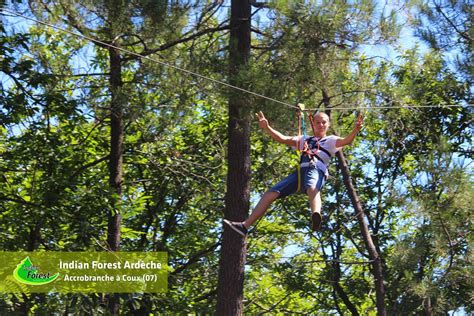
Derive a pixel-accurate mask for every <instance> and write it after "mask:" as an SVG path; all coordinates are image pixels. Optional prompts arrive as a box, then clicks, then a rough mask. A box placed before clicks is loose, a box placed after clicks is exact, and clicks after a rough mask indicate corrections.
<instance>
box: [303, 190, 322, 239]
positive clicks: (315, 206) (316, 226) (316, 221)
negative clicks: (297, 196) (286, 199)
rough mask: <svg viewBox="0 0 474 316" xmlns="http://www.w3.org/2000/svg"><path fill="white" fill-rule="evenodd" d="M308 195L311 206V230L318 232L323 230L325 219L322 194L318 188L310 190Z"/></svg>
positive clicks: (307, 191)
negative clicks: (322, 223) (322, 211)
mask: <svg viewBox="0 0 474 316" xmlns="http://www.w3.org/2000/svg"><path fill="white" fill-rule="evenodd" d="M306 193H307V194H308V197H309V205H310V206H311V230H313V231H318V230H320V229H321V222H322V220H323V217H322V215H321V193H320V192H319V190H318V189H316V188H308V190H306Z"/></svg>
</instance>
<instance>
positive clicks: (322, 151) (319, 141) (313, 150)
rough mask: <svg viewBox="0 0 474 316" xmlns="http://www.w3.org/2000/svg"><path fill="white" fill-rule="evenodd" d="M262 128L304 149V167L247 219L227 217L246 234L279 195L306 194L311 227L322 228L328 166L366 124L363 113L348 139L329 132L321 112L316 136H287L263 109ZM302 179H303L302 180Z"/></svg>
mask: <svg viewBox="0 0 474 316" xmlns="http://www.w3.org/2000/svg"><path fill="white" fill-rule="evenodd" d="M256 115H257V118H258V124H259V126H260V128H261V129H263V130H264V131H266V132H267V133H268V134H270V136H271V138H273V139H274V140H275V141H277V142H279V143H281V144H286V145H288V146H291V147H293V148H295V149H298V150H299V151H300V152H301V156H300V164H299V168H300V170H298V171H295V172H293V173H292V174H290V175H289V176H288V177H286V178H285V179H283V180H282V181H280V182H278V183H277V184H276V185H274V186H273V187H272V188H270V190H268V191H267V192H265V193H264V194H263V196H262V197H261V198H260V201H259V202H258V203H257V205H256V206H255V209H254V210H253V212H252V214H250V216H249V217H248V218H247V219H246V220H245V221H243V222H234V221H230V220H228V219H224V223H225V224H227V225H228V226H229V227H230V228H232V229H233V230H234V231H236V232H237V233H239V234H240V235H241V236H243V237H245V236H246V235H247V233H248V230H249V228H250V227H251V226H252V225H253V224H254V223H255V221H256V220H258V219H259V218H260V217H262V216H263V215H264V214H265V212H266V211H267V209H268V207H269V206H270V205H271V204H272V203H273V201H275V200H276V199H278V198H283V197H286V196H288V195H291V194H294V193H297V192H298V191H299V193H306V194H307V195H308V198H309V203H310V207H311V222H312V225H311V228H312V230H313V231H317V230H320V229H321V221H322V217H321V193H320V192H321V189H322V187H323V185H324V183H325V181H326V179H327V177H328V175H329V174H328V167H329V161H330V160H331V158H332V157H333V156H334V155H335V154H336V152H338V151H339V150H340V149H341V148H342V147H344V146H347V145H350V144H351V143H352V142H353V141H354V139H355V137H356V136H357V134H358V133H359V131H360V130H361V129H362V126H363V116H362V115H361V114H359V116H358V117H357V120H356V122H355V126H354V129H353V130H352V132H351V133H350V134H349V135H347V136H346V137H344V138H341V137H338V136H335V135H329V136H327V135H326V133H327V131H328V129H329V126H330V123H329V116H328V115H327V114H325V113H323V112H317V113H316V114H314V115H313V117H312V121H313V122H312V127H313V132H314V136H301V135H300V136H286V135H283V134H282V133H280V132H279V131H277V130H275V129H274V128H272V127H271V126H270V124H269V123H268V120H267V119H266V118H265V116H264V115H263V113H262V112H261V111H260V112H259V113H257V114H256ZM298 180H300V181H298Z"/></svg>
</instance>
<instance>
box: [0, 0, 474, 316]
mask: <svg viewBox="0 0 474 316" xmlns="http://www.w3.org/2000/svg"><path fill="white" fill-rule="evenodd" d="M112 3H113V2H112V1H103V2H101V1H99V2H97V1H81V3H80V5H79V4H78V2H68V3H62V5H61V6H59V5H54V4H53V3H49V4H50V5H49V6H48V11H43V10H44V8H42V7H39V6H38V5H39V2H35V1H33V2H32V3H31V8H33V9H35V10H36V11H35V13H36V14H38V15H40V14H41V15H42V18H48V19H49V21H51V22H52V23H58V24H59V23H63V21H64V20H63V18H67V14H70V15H71V17H73V18H74V19H72V20H68V23H69V24H68V25H69V27H74V25H73V23H72V22H74V21H75V22H76V23H77V25H81V26H84V28H82V31H83V32H84V34H87V35H91V36H94V37H97V38H101V39H106V38H109V37H110V35H111V34H113V35H114V37H115V36H116V35H118V34H121V36H119V37H118V39H117V42H116V43H117V44H119V45H120V46H122V47H124V48H127V49H131V50H133V51H136V52H142V53H149V52H151V51H153V50H154V49H156V50H157V53H156V54H153V55H151V56H153V58H156V59H160V60H164V61H167V62H170V63H172V64H173V65H176V66H179V67H183V68H186V69H190V70H193V71H196V72H198V73H201V74H204V75H206V76H209V77H212V78H213V79H217V80H224V81H225V80H226V79H225V72H224V71H222V70H223V69H227V68H226V67H227V55H226V54H227V53H226V46H227V45H228V43H227V42H228V41H227V37H226V36H227V34H228V33H227V32H228V30H222V31H219V32H210V33H206V34H204V35H202V36H199V37H196V38H193V39H190V40H189V41H183V42H180V43H179V44H177V45H174V46H170V47H169V48H168V49H166V50H161V49H160V47H162V45H164V44H166V43H173V42H174V41H176V40H179V39H182V38H187V37H189V36H190V35H191V34H193V32H194V31H198V30H202V29H205V28H207V27H209V28H211V27H212V28H214V27H217V26H219V25H220V23H221V22H222V19H223V18H224V17H225V15H226V14H227V11H225V7H220V6H219V5H218V4H211V3H209V4H206V5H205V6H203V5H204V4H202V3H200V4H195V5H194V4H193V3H191V2H185V1H176V2H168V1H143V0H140V1H138V0H137V1H117V2H116V4H117V5H119V6H120V7H121V8H122V9H123V10H122V12H123V13H124V14H123V16H119V17H117V19H116V20H114V23H109V20H108V16H107V12H108V9H107V8H110V5H111V4H112ZM375 7H376V6H375V4H374V3H373V2H372V1H357V2H354V3H347V2H344V1H336V2H331V3H330V4H329V3H328V2H325V1H323V2H317V3H316V2H311V1H310V2H285V1H275V2H272V3H271V4H270V8H267V9H263V11H262V12H264V13H265V14H266V18H260V21H259V23H258V27H259V28H260V30H261V32H260V33H259V34H257V33H256V34H255V37H254V40H253V43H252V44H253V45H254V46H255V47H256V48H259V49H254V50H252V57H251V61H250V65H249V70H248V72H246V73H244V74H243V75H242V80H243V81H244V82H246V83H247V84H248V86H249V88H250V89H251V90H253V91H256V92H259V93H262V94H265V95H268V96H271V97H273V98H276V99H280V100H285V101H288V102H295V103H296V102H303V103H305V104H306V107H307V108H315V107H320V108H322V105H323V102H322V100H323V97H324V96H325V95H326V96H327V97H328V98H329V103H328V104H326V106H332V107H333V108H334V109H333V111H332V129H333V131H334V132H336V133H338V134H340V135H345V134H347V133H349V132H350V131H351V129H352V127H353V123H354V120H355V115H354V113H350V112H346V111H337V108H338V107H342V106H347V105H352V106H354V105H370V106H373V107H376V106H378V105H383V106H390V105H395V106H399V105H413V106H417V105H437V104H463V102H466V101H468V100H469V97H470V94H469V93H470V91H469V89H468V88H466V85H465V84H464V83H463V82H462V81H459V78H458V73H457V72H454V71H453V70H451V69H450V68H449V67H447V65H446V63H445V62H444V61H443V57H444V56H443V55H440V54H437V53H427V54H425V55H424V56H422V55H420V53H419V52H417V51H416V50H410V51H406V52H400V57H399V62H398V63H397V64H394V63H391V62H388V61H383V62H376V61H375V60H373V59H368V58H366V56H363V55H362V54H360V53H357V52H356V49H357V47H359V45H361V44H364V43H367V42H371V43H379V42H383V41H388V42H390V41H392V40H393V39H394V38H395V37H396V34H397V33H398V31H399V27H400V26H399V25H397V18H396V16H395V15H394V14H392V13H388V14H386V15H380V14H378V13H377V11H376V9H375ZM40 8H41V9H40ZM213 12H218V14H213ZM257 15H258V14H257ZM195 18H196V19H197V20H196V19H195ZM255 18H256V17H255ZM112 24H113V26H112ZM196 25H197V26H198V28H196V29H194V28H193V27H194V26H196ZM4 28H5V30H2V36H0V56H1V59H0V67H1V74H0V75H1V78H2V89H1V94H0V97H1V104H2V106H1V108H0V243H1V244H2V245H3V249H4V250H24V249H31V250H32V249H46V250H55V251H78V250H83V251H87V250H104V249H106V248H107V246H106V239H107V236H106V234H107V233H106V232H107V216H106V215H107V213H108V211H109V208H110V199H111V198H113V197H114V196H112V195H111V192H110V191H111V190H110V186H109V182H108V177H109V174H108V172H109V171H108V165H107V163H108V155H109V151H110V147H109V146H110V144H109V143H110V136H109V134H110V128H109V126H108V124H109V120H110V119H109V109H108V107H109V105H110V100H111V93H110V89H109V82H108V76H107V74H108V72H109V59H108V52H107V50H105V49H103V48H100V47H97V46H94V44H92V43H89V42H87V41H86V40H83V39H78V38H77V37H75V36H72V35H69V34H65V33H63V32H60V31H57V30H54V29H51V28H46V27H43V26H40V25H32V26H31V27H29V28H28V29H27V33H21V32H13V30H12V27H11V25H8V24H7V25H5V26H4ZM122 57H123V58H124V59H123V63H122V81H123V86H122V91H123V93H124V95H125V101H126V102H125V103H124V104H125V105H126V106H125V108H124V126H125V135H126V136H125V149H124V153H123V154H124V165H123V171H124V183H123V192H122V196H120V201H121V203H120V210H121V213H122V215H123V221H122V226H121V249H122V250H123V251H167V252H168V254H169V263H170V266H171V267H172V271H170V277H169V284H170V286H169V291H168V293H166V295H153V294H140V293H137V294H130V295H120V302H121V309H122V310H121V311H122V312H123V313H124V314H127V313H135V314H145V313H156V314H160V313H161V314H168V313H172V314H175V313H176V314H182V313H201V314H212V313H214V311H215V308H214V307H215V303H216V302H215V300H216V290H215V289H216V284H217V271H218V268H219V267H218V260H219V250H220V235H221V230H222V228H221V225H222V224H221V220H222V214H223V209H224V207H225V205H224V203H225V201H224V196H225V190H226V184H225V181H226V172H227V165H226V148H227V147H226V145H227V139H226V138H227V136H226V135H227V126H226V125H227V119H228V115H227V113H226V109H225V108H226V97H228V95H229V91H228V90H227V89H221V88H222V87H220V86H218V85H216V84H214V83H210V82H208V81H205V80H203V79H198V78H194V77H191V76H189V75H184V74H183V73H181V72H179V71H177V70H173V69H171V68H169V67H165V66H163V65H161V64H157V63H154V62H152V61H150V60H145V59H142V60H136V59H134V58H133V57H132V56H128V55H127V54H123V56H122ZM249 100H250V101H249V102H251V103H252V104H251V105H252V107H253V108H255V110H263V111H264V112H265V114H267V116H268V117H269V119H270V122H271V124H272V126H274V127H275V128H276V129H278V130H280V131H282V132H284V133H285V134H288V135H290V134H291V135H293V134H295V133H296V128H297V127H296V119H295V115H294V113H293V110H291V109H288V108H286V107H284V106H276V105H275V104H273V103H270V102H269V101H262V100H260V99H258V100H257V99H256V98H254V99H250V98H249ZM471 114H472V113H471V111H470V110H469V109H468V108H462V107H457V108H448V107H446V108H433V109H418V108H417V109H415V108H405V109H401V110H398V109H397V110H395V109H384V110H373V111H370V112H369V113H367V115H366V120H365V124H364V126H365V128H364V130H363V131H362V132H361V135H359V137H358V138H357V140H356V142H355V143H354V144H353V146H352V147H350V148H346V149H345V154H346V157H347V158H348V160H349V164H350V168H351V173H352V177H353V180H354V182H355V184H356V187H357V190H358V193H359V195H360V197H361V200H362V202H363V205H364V209H365V211H366V217H367V220H368V222H369V227H370V230H371V233H372V235H373V238H374V242H375V243H376V247H377V250H378V252H379V253H380V254H381V257H382V259H383V264H384V271H385V275H384V277H385V281H386V290H387V293H386V294H387V296H386V302H387V306H388V307H390V309H389V313H390V314H394V315H397V314H398V315H407V314H420V313H422V312H423V308H424V306H425V307H426V306H428V304H429V305H430V306H431V308H432V310H433V311H434V312H435V313H447V312H448V311H452V310H456V309H458V308H465V310H466V311H468V312H470V311H472V310H473V307H472V302H471V301H470V297H472V294H473V293H472V282H473V281H472V276H471V275H472V268H470V267H472V249H471V246H470V245H471V244H472V237H471V236H470V234H469V231H470V228H471V227H472V216H471V214H470V209H471V207H470V206H471V205H472V203H473V200H472V199H473V190H472V175H470V174H469V171H468V170H467V166H469V163H470V162H471V160H470V158H469V157H468V155H469V152H467V153H466V145H467V144H469V143H470V140H471V137H472V136H471V135H470V130H469V124H470V117H471ZM307 125H309V124H307ZM252 131H253V133H252V135H251V161H252V183H251V189H252V198H251V202H252V203H253V204H255V202H256V201H257V199H258V197H259V196H260V194H262V193H263V192H264V191H265V190H267V189H268V187H270V186H271V185H273V184H275V183H276V182H277V181H278V180H280V179H281V178H282V177H284V176H286V175H287V174H288V173H290V172H291V171H292V170H293V168H294V167H295V166H296V165H297V158H295V155H294V152H293V151H292V150H291V149H288V148H285V147H284V146H282V145H276V144H275V143H274V142H273V141H272V140H271V139H269V137H268V135H265V134H264V133H262V132H261V131H260V130H258V127H257V125H256V124H253V125H252ZM307 132H308V134H309V133H310V130H309V128H308V131H307ZM463 158H464V159H465V161H464V162H463V160H462V159H463ZM330 171H331V177H330V179H329V180H328V182H327V184H326V185H325V187H324V191H323V192H322V194H323V200H324V205H323V213H324V230H323V232H321V233H317V234H312V233H311V232H310V231H309V215H310V212H309V205H308V203H307V198H306V197H305V196H303V195H298V196H293V197H290V198H287V199H285V200H279V201H277V202H276V203H275V204H274V205H273V206H272V208H271V209H270V210H269V212H268V213H267V214H266V216H265V217H264V218H263V219H261V220H260V221H259V222H258V224H257V225H256V226H255V228H254V229H253V230H252V232H251V234H250V236H249V240H248V257H247V271H246V279H245V298H244V299H245V301H244V303H245V311H246V313H248V314H260V313H269V314H296V313H302V314H316V315H318V314H321V315H328V314H340V315H345V314H349V313H350V309H349V303H350V304H352V305H353V306H354V308H355V309H356V310H357V311H358V312H359V313H360V314H362V315H366V314H369V315H370V314H374V313H375V305H374V300H375V297H374V293H373V290H372V287H373V280H372V275H371V273H370V270H369V265H368V264H367V257H366V250H365V249H364V247H363V241H362V237H361V236H360V229H359V227H358V223H357V221H356V219H355V214H354V211H353V208H352V204H351V201H350V200H349V197H348V195H347V193H346V190H345V188H344V185H343V183H342V179H341V175H340V172H339V171H338V170H337V168H336V166H335V163H333V165H332V166H331V170H330ZM115 198H118V196H115ZM336 285H339V287H337V286H336ZM1 286H5V287H9V288H10V287H14V286H15V285H13V284H10V283H8V284H2V285H1ZM22 290H24V289H22ZM11 292H15V291H11ZM368 293H369V294H368ZM30 294H31V293H30ZM341 294H345V295H346V296H347V300H348V301H349V302H347V301H344V300H343V299H342V295H341ZM0 301H1V304H0V310H1V312H0V313H4V314H9V313H12V312H15V311H18V310H19V309H20V306H22V304H28V306H29V309H30V311H31V312H34V313H37V314H50V313H52V312H57V313H58V312H61V313H72V314H79V315H81V314H84V315H86V314H94V313H106V301H105V295H102V294H95V295H57V294H49V295H43V296H40V295H34V294H31V295H29V296H28V297H22V296H19V295H16V294H11V295H4V296H2V297H1V298H0ZM23 306H25V305H23Z"/></svg>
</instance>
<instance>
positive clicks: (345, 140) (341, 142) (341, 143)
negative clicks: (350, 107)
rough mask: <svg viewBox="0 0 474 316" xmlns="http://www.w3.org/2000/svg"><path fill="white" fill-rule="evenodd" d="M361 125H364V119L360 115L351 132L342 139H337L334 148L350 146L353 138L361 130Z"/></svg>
mask: <svg viewBox="0 0 474 316" xmlns="http://www.w3.org/2000/svg"><path fill="white" fill-rule="evenodd" d="M363 125H364V117H363V116H362V114H359V116H358V117H357V120H356V123H355V126H354V129H353V130H352V132H351V133H350V134H349V135H347V136H346V137H344V138H339V139H338V140H337V141H336V147H344V146H347V145H350V144H351V143H352V142H353V141H354V138H355V137H356V136H357V134H358V133H359V131H360V130H361V129H362V126H363Z"/></svg>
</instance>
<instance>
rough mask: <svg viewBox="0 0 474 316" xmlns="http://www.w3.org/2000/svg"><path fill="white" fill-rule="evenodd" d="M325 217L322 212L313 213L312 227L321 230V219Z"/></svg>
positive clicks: (314, 229)
mask: <svg viewBox="0 0 474 316" xmlns="http://www.w3.org/2000/svg"><path fill="white" fill-rule="evenodd" d="M322 220H323V218H322V217H321V214H320V213H318V212H314V213H313V214H311V229H312V230H313V231H314V232H315V231H318V230H321V221H322Z"/></svg>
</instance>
